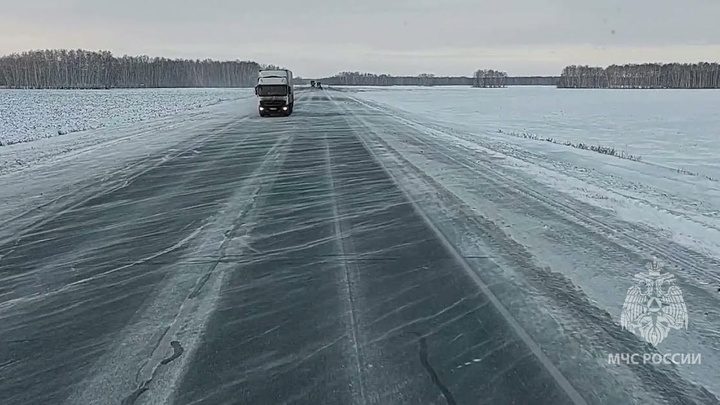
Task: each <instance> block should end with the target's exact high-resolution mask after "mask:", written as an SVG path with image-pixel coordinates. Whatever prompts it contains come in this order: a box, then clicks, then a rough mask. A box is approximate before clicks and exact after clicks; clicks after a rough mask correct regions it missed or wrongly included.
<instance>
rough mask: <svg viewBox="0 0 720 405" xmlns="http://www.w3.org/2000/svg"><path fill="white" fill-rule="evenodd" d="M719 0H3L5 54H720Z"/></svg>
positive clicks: (406, 66) (473, 65)
mask: <svg viewBox="0 0 720 405" xmlns="http://www.w3.org/2000/svg"><path fill="white" fill-rule="evenodd" d="M718 18H720V0H495V1H485V0H401V1H400V0H304V1H302V0H253V1H250V0H193V1H188V0H113V1H107V0H21V1H17V0H0V54H8V53H12V52H19V51H24V50H28V49H38V48H42V49H45V48H83V49H91V50H99V49H106V50H110V51H112V52H113V53H114V54H116V55H122V54H126V53H127V54H148V55H151V56H166V57H182V58H201V59H202V58H207V57H209V58H213V59H223V60H225V59H232V60H234V59H242V60H255V61H258V62H260V63H272V64H278V65H282V66H284V67H287V68H290V69H292V70H293V71H294V72H295V73H296V75H300V76H304V77H321V76H328V75H332V74H335V73H337V72H339V71H345V70H352V71H369V72H375V73H390V74H398V75H400V74H408V75H414V74H418V73H426V72H427V73H435V74H437V75H471V74H472V72H473V71H475V70H476V69H478V68H488V69H500V70H505V71H507V72H508V73H509V74H510V75H530V74H538V75H557V74H559V73H560V70H561V69H562V68H563V67H564V66H566V65H568V64H589V65H603V66H604V65H608V64H612V63H628V62H675V61H676V62H698V61H701V60H702V61H720V23H718Z"/></svg>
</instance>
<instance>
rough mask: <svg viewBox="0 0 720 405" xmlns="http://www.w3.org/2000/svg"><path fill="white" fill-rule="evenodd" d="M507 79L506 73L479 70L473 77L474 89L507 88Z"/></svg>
mask: <svg viewBox="0 0 720 405" xmlns="http://www.w3.org/2000/svg"><path fill="white" fill-rule="evenodd" d="M507 78H508V75H507V73H506V72H501V71H498V70H492V69H489V70H485V69H479V70H477V71H476V72H475V74H474V75H473V79H474V81H473V87H505V86H507Z"/></svg>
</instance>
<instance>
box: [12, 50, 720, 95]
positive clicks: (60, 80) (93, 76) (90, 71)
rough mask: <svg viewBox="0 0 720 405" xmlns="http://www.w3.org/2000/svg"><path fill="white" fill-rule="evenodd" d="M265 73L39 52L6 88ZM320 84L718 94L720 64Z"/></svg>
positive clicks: (230, 81) (236, 64)
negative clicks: (711, 91)
mask: <svg viewBox="0 0 720 405" xmlns="http://www.w3.org/2000/svg"><path fill="white" fill-rule="evenodd" d="M261 68H277V66H274V65H264V64H260V63H258V62H255V61H241V60H235V61H217V60H212V59H203V60H199V59H196V60H190V59H169V58H163V57H150V56H147V55H141V56H128V55H124V56H121V57H117V56H114V55H113V54H112V53H111V52H109V51H88V50H82V49H79V50H66V49H54V50H32V51H26V52H23V53H15V54H11V55H6V56H2V57H0V86H3V87H7V88H17V89H112V88H181V87H194V88H198V87H216V88H228V87H253V86H254V85H255V83H256V81H257V72H258V70H259V69H261ZM314 80H318V81H321V82H322V83H323V84H325V85H336V86H339V85H345V86H472V87H506V86H520V85H536V86H537V85H540V86H556V87H558V88H610V89H625V88H632V89H711V88H712V89H717V88H720V64H718V63H709V62H699V63H694V64H690V63H683V64H681V63H643V64H626V65H611V66H608V67H605V68H603V67H591V66H587V65H585V66H580V65H571V66H567V67H565V68H564V69H563V70H562V72H561V73H560V75H559V76H518V77H513V76H509V75H508V74H507V73H506V72H503V71H499V70H493V69H478V70H476V71H475V72H474V73H473V74H472V75H470V76H435V75H434V74H430V73H425V74H420V75H417V76H392V75H387V74H374V73H362V72H340V73H338V74H336V75H334V76H331V77H325V78H315V79H314ZM309 81H310V79H309V78H299V77H298V78H297V83H298V84H306V83H308V82H309Z"/></svg>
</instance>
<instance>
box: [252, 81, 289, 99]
mask: <svg viewBox="0 0 720 405" xmlns="http://www.w3.org/2000/svg"><path fill="white" fill-rule="evenodd" d="M257 94H258V96H287V94H288V88H287V86H285V85H282V84H274V85H262V86H258V92H257Z"/></svg>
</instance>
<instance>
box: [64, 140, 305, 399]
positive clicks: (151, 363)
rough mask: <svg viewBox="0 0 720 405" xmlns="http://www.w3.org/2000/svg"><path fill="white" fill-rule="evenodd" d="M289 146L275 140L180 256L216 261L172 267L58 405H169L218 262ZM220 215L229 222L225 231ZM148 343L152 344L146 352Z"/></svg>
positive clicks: (245, 228) (241, 242)
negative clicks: (111, 346) (195, 243)
mask: <svg viewBox="0 0 720 405" xmlns="http://www.w3.org/2000/svg"><path fill="white" fill-rule="evenodd" d="M291 139H292V136H288V135H286V136H282V137H279V138H278V140H277V141H276V142H275V144H274V145H273V146H272V147H271V148H270V149H269V150H268V152H267V153H266V155H265V157H264V158H263V161H262V163H261V164H260V165H259V166H258V167H257V168H255V170H254V171H253V172H252V173H251V175H250V176H248V178H247V179H246V180H245V181H244V182H243V185H242V186H241V187H240V188H239V189H238V190H237V191H236V192H235V193H234V194H233V195H232V196H231V197H230V198H229V199H228V201H227V203H226V204H225V206H224V208H223V209H221V210H220V212H219V213H218V214H217V215H216V216H214V217H213V218H211V219H210V220H209V221H208V222H207V223H206V224H205V225H204V228H203V229H204V232H203V233H202V234H200V235H198V236H196V238H195V240H198V242H199V244H198V246H197V248H196V249H193V250H192V251H189V252H188V254H187V255H188V257H190V258H192V257H195V256H203V257H208V256H211V255H213V256H215V257H216V259H215V260H214V261H213V262H211V263H210V264H209V265H208V266H205V268H204V269H203V268H202V267H200V268H198V267H197V266H183V265H182V263H179V264H177V265H178V266H180V269H179V270H176V271H174V272H171V276H170V278H169V279H166V280H164V281H163V287H162V288H161V289H160V290H159V291H158V292H157V294H156V295H155V296H154V298H153V300H152V302H150V303H149V304H148V305H147V306H146V307H145V309H144V310H142V312H141V313H139V314H138V316H137V317H136V319H137V321H135V322H134V323H133V324H131V325H128V326H127V327H126V328H125V329H124V330H123V331H121V332H120V333H119V334H118V336H119V337H120V339H118V341H117V342H116V344H115V349H114V350H110V351H109V352H108V353H107V354H106V355H104V356H103V357H101V358H100V360H98V362H97V363H96V365H95V367H94V370H93V371H92V372H91V373H90V377H89V378H87V379H86V380H85V381H83V382H81V383H80V384H78V388H77V390H76V392H75V393H74V394H73V395H71V397H70V398H68V399H67V401H66V402H65V403H66V404H68V405H74V404H89V403H122V404H123V405H133V404H164V403H168V402H169V401H170V399H171V398H172V396H173V395H174V392H175V390H176V388H177V384H178V382H179V381H180V380H181V378H182V376H183V375H184V372H185V367H186V366H187V364H188V362H189V361H190V359H191V358H192V356H193V354H194V352H195V350H196V348H197V345H198V344H199V342H200V339H201V337H202V334H203V332H204V329H205V325H206V324H207V321H208V320H209V318H210V316H211V314H212V313H213V311H214V308H215V305H216V303H217V300H218V298H219V295H220V291H221V288H222V285H223V281H224V278H225V276H226V275H227V273H228V272H230V271H232V270H233V269H235V268H236V267H237V265H236V264H235V262H233V261H231V262H228V261H226V260H223V259H224V257H225V255H226V254H231V255H233V256H239V255H242V254H244V252H245V249H246V248H247V245H248V241H247V239H248V238H249V236H250V232H251V231H252V229H253V227H254V225H253V218H254V216H255V215H256V214H257V213H258V209H259V207H260V206H261V200H262V199H263V190H265V189H267V188H269V187H270V186H271V185H272V183H273V182H274V181H275V180H276V178H277V174H278V170H279V168H280V167H281V166H282V163H283V161H284V159H285V157H286V152H287V145H288V144H289V143H290V141H291ZM228 215H233V217H232V220H231V221H230V223H229V224H228V222H227V217H228ZM150 342H155V343H154V344H153V345H152V346H149V343H150ZM173 342H176V343H173ZM178 347H182V352H178ZM170 349H172V354H171V353H168V351H169V350H170ZM173 355H175V358H173V359H172V360H173V361H172V362H170V361H169V359H171V358H172V357H173ZM143 359H144V360H143ZM138 365H140V367H139V369H135V368H136V367H138ZM133 369H135V371H133Z"/></svg>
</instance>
